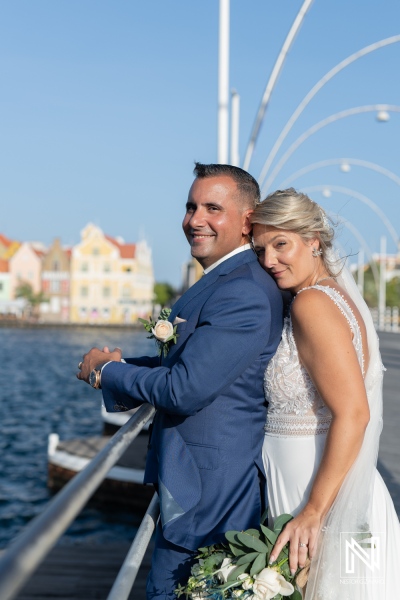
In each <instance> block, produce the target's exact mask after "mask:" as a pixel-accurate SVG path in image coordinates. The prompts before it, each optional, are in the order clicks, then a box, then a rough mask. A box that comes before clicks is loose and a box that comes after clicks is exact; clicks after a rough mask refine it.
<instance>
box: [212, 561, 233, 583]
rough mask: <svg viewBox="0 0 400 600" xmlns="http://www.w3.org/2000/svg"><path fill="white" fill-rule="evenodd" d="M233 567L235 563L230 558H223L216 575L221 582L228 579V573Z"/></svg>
mask: <svg viewBox="0 0 400 600" xmlns="http://www.w3.org/2000/svg"><path fill="white" fill-rule="evenodd" d="M233 569H236V565H235V564H234V563H232V559H231V558H224V560H223V561H222V565H221V566H220V568H219V570H218V572H217V573H216V575H218V577H219V578H220V580H221V581H222V583H226V582H227V581H228V577H229V573H230V572H231V571H233Z"/></svg>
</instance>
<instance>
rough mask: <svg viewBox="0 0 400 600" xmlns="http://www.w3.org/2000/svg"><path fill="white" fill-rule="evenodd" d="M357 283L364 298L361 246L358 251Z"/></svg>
mask: <svg viewBox="0 0 400 600" xmlns="http://www.w3.org/2000/svg"><path fill="white" fill-rule="evenodd" d="M357 285H358V289H359V290H360V294H361V296H362V297H363V298H364V250H363V249H362V248H360V251H359V253H358V269H357Z"/></svg>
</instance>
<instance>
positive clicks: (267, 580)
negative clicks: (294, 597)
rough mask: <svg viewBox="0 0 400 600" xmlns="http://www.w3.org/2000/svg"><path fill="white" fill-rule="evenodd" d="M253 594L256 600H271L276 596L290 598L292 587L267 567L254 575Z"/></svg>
mask: <svg viewBox="0 0 400 600" xmlns="http://www.w3.org/2000/svg"><path fill="white" fill-rule="evenodd" d="M253 592H254V595H255V597H256V598H257V599H258V600H271V598H273V597H274V596H276V595H277V594H281V595H282V596H290V595H291V594H293V592H294V587H293V586H292V584H291V583H289V582H288V581H286V579H285V578H284V577H283V576H282V575H280V573H278V572H277V571H275V570H274V569H271V568H269V567H267V568H266V569H263V570H262V571H261V572H260V573H258V575H255V577H254V583H253Z"/></svg>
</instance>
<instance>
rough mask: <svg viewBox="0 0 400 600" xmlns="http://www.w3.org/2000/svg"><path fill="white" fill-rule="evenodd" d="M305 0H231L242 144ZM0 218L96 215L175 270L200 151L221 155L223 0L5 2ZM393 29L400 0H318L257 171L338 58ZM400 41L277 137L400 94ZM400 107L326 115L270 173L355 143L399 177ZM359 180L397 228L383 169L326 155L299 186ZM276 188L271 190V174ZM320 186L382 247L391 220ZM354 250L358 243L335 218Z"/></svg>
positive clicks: (8, 227)
mask: <svg viewBox="0 0 400 600" xmlns="http://www.w3.org/2000/svg"><path fill="white" fill-rule="evenodd" d="M301 4H302V2H301V1H300V0H284V1H281V2H272V1H270V0H268V1H266V0H251V1H249V2H244V1H243V0H241V1H239V0H232V1H231V63H230V85H231V87H234V88H236V89H237V91H238V92H239V94H240V97H241V118H240V154H241V158H242V159H243V157H244V153H245V149H246V145H247V141H248V138H249V135H250V131H251V127H252V124H253V121H254V118H255V115H256V111H257V108H258V104H259V102H260V99H261V96H262V94H263V91H264V88H265V85H266V82H267V80H268V77H269V74H270V72H271V70H272V67H273V64H274V62H275V60H276V57H277V55H278V52H279V49H280V47H281V45H282V43H283V40H284V38H285V36H286V34H287V32H288V30H289V28H290V26H291V24H292V21H293V19H294V17H295V15H296V14H297V12H298V10H299V8H300V6H301ZM0 16H1V18H0V77H1V94H0V161H1V171H0V172H1V177H0V203H1V220H0V231H1V232H3V233H5V234H6V235H8V236H9V237H12V238H16V239H20V240H41V241H43V242H44V243H46V244H49V243H51V241H52V239H53V238H54V237H56V236H60V237H61V238H62V241H63V242H64V243H66V244H73V243H76V242H78V241H79V239H80V237H79V236H80V230H81V229H83V227H84V226H85V225H86V224H87V223H88V222H89V221H92V222H94V223H96V224H98V225H99V226H100V227H102V229H103V230H104V231H105V232H106V233H108V234H109V235H121V236H123V237H124V238H125V240H126V241H135V240H137V239H138V237H139V236H140V235H143V234H144V235H145V237H146V239H147V240H148V241H149V243H150V244H151V246H152V248H153V255H154V265H155V273H156V278H157V279H158V280H159V281H163V280H168V281H170V282H172V283H173V284H175V285H178V284H179V282H180V276H181V266H182V263H183V262H184V261H185V260H187V258H188V256H189V252H188V246H187V243H186V240H185V238H184V236H183V234H182V231H181V225H180V224H181V220H182V217H183V212H184V205H185V202H186V197H187V192H188V189H189V187H190V184H191V182H192V179H193V176H192V169H193V162H194V161H195V160H199V161H201V162H215V161H216V159H217V150H216V139H217V75H218V73H217V64H218V63H217V59H218V1H217V0H202V1H201V2H191V1H187V0H186V1H183V0H175V1H174V2H166V1H165V0H163V1H161V0H154V1H153V2H138V1H134V0H113V1H111V0H108V1H104V0H57V1H54V0H34V1H33V0H15V1H14V2H11V1H9V2H3V3H2V7H1V9H0ZM399 33H400V3H399V2H398V0H381V1H380V2H377V1H376V0H375V2H372V1H371V0H352V1H351V2H349V1H348V0H335V1H334V0H315V2H314V4H313V5H312V7H311V10H310V12H309V13H308V15H307V16H306V19H305V21H304V24H303V26H302V29H301V30H300V33H299V35H298V36H297V38H296V40H295V43H294V45H293V47H292V49H291V51H290V53H289V55H288V58H287V60H286V63H285V66H284V70H283V72H282V74H281V76H280V78H279V81H278V84H277V86H276V89H275V91H274V94H273V96H272V98H271V102H270V106H269V109H268V111H267V115H266V118H265V121H264V124H263V127H262V131H261V135H260V137H259V140H258V143H257V147H256V152H255V154H254V157H253V160H252V163H251V165H250V171H251V173H252V174H253V175H254V176H255V177H258V176H259V174H260V171H261V168H262V165H263V163H264V161H265V159H266V157H267V155H268V152H269V150H270V148H271V146H272V144H273V142H274V140H275V139H276V137H277V136H278V134H279V132H280V131H281V129H282V127H283V126H284V124H285V123H286V121H287V120H288V118H289V117H290V115H291V114H292V112H293V111H294V109H295V108H296V106H297V105H298V104H299V102H300V101H301V100H302V98H303V97H304V96H305V95H306V93H307V92H308V91H309V90H310V88H311V87H312V86H313V85H314V84H315V83H316V82H317V81H318V80H319V79H320V78H321V77H322V76H323V75H324V74H325V73H326V72H327V71H328V70H330V69H331V68H332V67H334V66H335V65H336V64H337V63H339V62H340V61H341V60H343V59H344V58H346V57H347V56H348V55H350V54H352V53H354V52H356V51H357V50H359V49H360V48H362V47H364V46H367V45H369V44H372V43H373V42H376V41H378V40H380V39H383V38H386V37H389V36H392V35H396V34H399ZM399 65H400V44H399V43H397V44H393V45H391V46H388V47H386V48H383V49H380V50H377V51H376V52H374V53H372V54H370V55H369V56H367V57H364V58H361V59H360V60H358V61H357V62H355V63H354V64H353V65H351V66H350V67H348V68H347V69H345V70H344V71H343V72H341V73H340V74H339V75H337V76H336V77H335V78H334V79H333V80H332V81H330V82H329V83H328V84H327V85H326V86H325V87H324V88H323V89H322V90H321V91H320V92H319V93H318V94H317V96H316V97H315V98H314V99H313V101H312V102H311V103H310V105H309V106H308V107H307V109H306V110H305V111H304V113H303V114H302V116H301V117H300V119H299V120H298V122H297V123H296V124H295V126H294V127H293V130H292V131H291V133H290V134H289V136H288V138H287V140H286V142H285V144H284V146H283V149H282V151H284V150H285V149H287V148H288V147H289V145H290V144H291V143H292V142H293V141H294V140H295V139H296V138H297V137H298V136H299V135H301V134H302V133H303V132H304V131H306V130H307V129H308V128H309V127H311V126H312V125H313V124H315V123H317V122H318V121H320V120H321V119H324V118H325V117H328V116H329V115H331V114H334V113H337V112H339V111H342V110H345V109H349V108H353V107H357V106H363V105H372V104H377V103H385V104H392V105H398V106H400V79H399V76H398V73H399ZM399 140H400V113H392V115H391V119H390V121H389V122H387V123H378V122H376V120H375V119H374V114H373V113H366V114H361V115H355V116H352V117H349V118H347V119H343V120H341V121H337V122H335V123H333V124H331V125H328V126H327V127H325V128H324V129H322V130H321V131H319V132H318V133H316V134H315V135H313V136H311V137H310V138H309V139H308V140H307V141H306V142H305V143H304V144H303V145H302V146H300V148H299V149H298V150H297V151H296V152H295V153H294V154H293V156H292V157H291V158H290V160H288V162H287V163H286V165H285V166H284V168H283V169H282V171H281V173H280V174H279V176H278V177H277V178H276V180H275V181H274V183H273V184H272V188H274V187H279V184H280V183H281V182H283V181H284V179H285V178H286V177H288V176H289V175H290V174H291V173H293V172H295V171H297V170H298V169H300V168H302V167H305V166H307V165H309V164H312V163H315V162H317V161H321V160H325V159H326V160H327V159H335V158H343V157H348V158H353V159H359V160H365V161H369V162H372V163H376V164H379V165H381V166H382V167H384V168H386V169H389V170H390V171H393V172H395V173H396V174H398V175H399V176H400V164H399ZM328 184H329V185H335V186H342V187H347V188H350V189H352V190H355V191H356V192H359V193H361V194H364V195H365V196H367V197H368V198H370V199H371V200H372V201H373V202H375V203H376V204H377V205H379V207H380V208H381V209H382V210H383V211H384V212H385V214H386V215H387V216H388V218H389V219H390V221H391V222H392V224H393V225H394V227H395V228H396V230H399V229H400V187H399V186H398V185H397V184H396V183H394V182H392V181H391V180H389V179H388V178H387V177H384V176H382V175H380V174H378V173H375V172H373V171H371V170H370V169H365V168H361V167H356V166H354V167H352V169H351V171H350V172H349V173H343V172H341V171H340V169H339V168H338V167H337V166H330V167H325V168H321V169H318V170H315V171H312V172H310V173H309V174H307V175H304V176H303V177H301V178H299V179H298V180H297V181H296V182H294V185H295V186H296V187H299V188H300V189H302V188H305V187H310V186H323V185H328ZM272 188H271V189H272ZM313 198H314V200H316V201H318V202H320V201H321V203H322V204H323V205H324V206H325V207H326V208H328V209H329V210H332V211H333V212H337V213H338V214H339V215H340V216H342V217H344V218H346V219H349V220H350V221H351V222H352V224H353V225H354V226H356V227H357V229H358V230H359V231H360V232H361V234H362V235H363V236H364V238H365V239H366V240H367V242H368V244H369V246H370V248H371V249H372V251H378V249H379V240H380V236H382V235H387V237H388V250H389V251H391V252H393V251H394V250H395V246H394V243H393V242H392V240H391V238H390V237H389V234H388V232H387V229H386V228H385V226H384V224H383V223H382V222H381V221H380V219H378V218H377V216H376V214H375V213H374V212H373V211H371V209H369V208H368V207H366V206H365V205H364V204H363V203H361V202H359V201H357V200H355V199H351V198H350V197H349V196H346V195H344V194H338V193H334V194H333V195H332V197H331V198H329V199H326V198H324V197H323V196H322V195H321V193H320V192H315V193H314V194H313ZM340 241H341V243H342V245H343V246H344V247H345V249H346V251H347V252H357V251H358V249H359V242H358V241H357V240H356V238H355V237H354V236H353V235H352V234H351V233H350V232H349V231H348V230H347V229H346V228H342V231H341V233H340Z"/></svg>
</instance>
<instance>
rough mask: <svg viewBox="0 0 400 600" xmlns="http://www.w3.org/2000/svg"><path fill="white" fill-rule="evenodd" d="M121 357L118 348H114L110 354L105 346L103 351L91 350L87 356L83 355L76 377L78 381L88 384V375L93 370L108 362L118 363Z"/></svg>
mask: <svg viewBox="0 0 400 600" xmlns="http://www.w3.org/2000/svg"><path fill="white" fill-rule="evenodd" d="M121 357H122V351H121V349H120V348H114V350H113V351H112V352H110V350H109V349H108V347H107V346H105V347H104V348H103V350H100V349H99V348H92V349H91V350H89V352H88V353H87V354H84V355H83V358H82V364H81V366H80V371H79V372H78V373H77V375H76V376H77V378H78V379H81V380H82V381H86V383H89V375H90V372H91V371H92V370H93V369H95V368H96V367H98V366H99V365H103V364H104V363H106V362H108V361H110V360H113V361H117V362H120V361H121Z"/></svg>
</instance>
